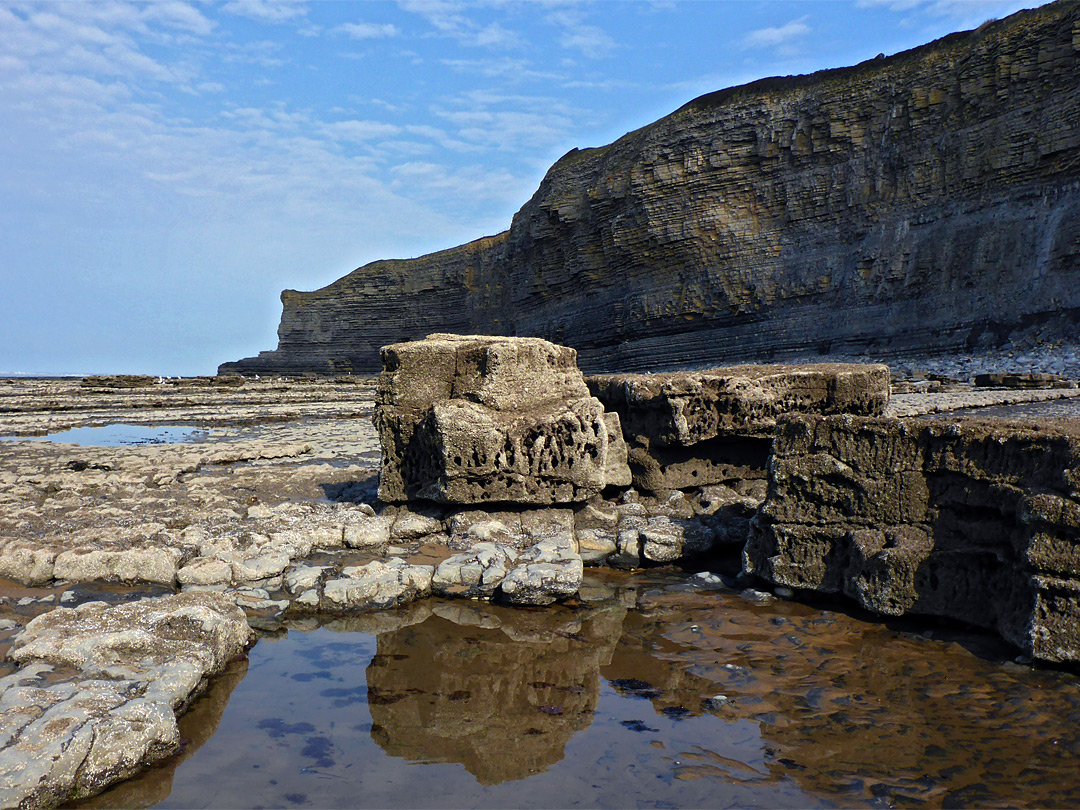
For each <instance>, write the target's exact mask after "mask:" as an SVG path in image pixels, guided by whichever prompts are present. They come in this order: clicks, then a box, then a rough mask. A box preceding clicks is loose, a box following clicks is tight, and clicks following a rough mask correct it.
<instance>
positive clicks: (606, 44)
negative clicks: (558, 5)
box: [548, 9, 616, 59]
mask: <svg viewBox="0 0 1080 810" xmlns="http://www.w3.org/2000/svg"><path fill="white" fill-rule="evenodd" d="M548 21H549V22H551V23H553V24H555V25H558V26H559V27H561V28H562V29H563V31H562V33H561V35H560V36H559V44H560V45H561V46H562V47H563V48H566V49H567V50H574V51H579V52H580V53H581V54H582V56H587V57H589V58H591V59H596V58H599V57H604V56H608V55H609V54H610V53H611V52H612V51H613V50H615V47H616V45H615V40H614V39H612V38H611V37H610V36H609V35H608V34H607V32H605V31H604V30H603V29H601V28H600V27H598V26H595V25H589V24H587V23H585V22H584V21H583V19H582V16H581V14H580V12H579V11H578V10H577V9H572V10H560V11H556V12H554V13H552V14H549V15H548Z"/></svg>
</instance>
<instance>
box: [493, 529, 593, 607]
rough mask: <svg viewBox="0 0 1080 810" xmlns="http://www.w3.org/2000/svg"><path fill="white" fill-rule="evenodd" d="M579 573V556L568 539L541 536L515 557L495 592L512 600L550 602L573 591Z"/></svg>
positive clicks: (581, 572) (533, 603)
mask: <svg viewBox="0 0 1080 810" xmlns="http://www.w3.org/2000/svg"><path fill="white" fill-rule="evenodd" d="M582 575H583V567H582V561H581V557H580V556H579V555H578V554H577V552H576V551H575V550H574V547H573V545H572V544H571V543H567V542H565V541H564V540H560V539H558V538H552V539H547V540H541V541H540V542H539V543H537V544H536V545H535V546H533V547H532V548H531V549H529V550H528V551H525V552H524V553H523V554H522V555H521V556H520V557H518V558H517V560H516V561H515V563H514V568H513V569H512V570H511V571H510V573H508V574H507V575H506V577H505V578H504V579H503V580H502V583H501V585H500V588H499V592H500V594H501V596H502V597H503V598H505V599H506V601H508V602H510V603H512V604H516V605H550V604H552V603H553V602H557V601H559V600H560V599H566V598H567V597H570V596H573V595H574V594H575V593H577V591H578V588H579V587H580V586H581V580H582Z"/></svg>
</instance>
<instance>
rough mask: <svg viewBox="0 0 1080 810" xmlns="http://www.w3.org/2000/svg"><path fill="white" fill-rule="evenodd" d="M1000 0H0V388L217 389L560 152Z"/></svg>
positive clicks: (903, 39)
mask: <svg viewBox="0 0 1080 810" xmlns="http://www.w3.org/2000/svg"><path fill="white" fill-rule="evenodd" d="M1033 5H1038V3H1037V2H1016V0H850V1H848V0H845V1H844V2H834V1H833V0H816V1H815V2H805V1H804V2H782V1H781V0H772V1H768V0H765V1H762V2H749V0H747V1H746V2H734V1H726V2H721V1H719V0H717V1H716V2H707V1H706V0H696V1H695V2H684V1H680V0H657V1H656V2H644V0H642V1H641V2H632V1H631V0H602V1H600V2H588V1H587V0H580V1H574V2H570V1H568V0H529V1H515V2H507V1H505V0H476V2H472V1H466V0H398V2H376V1H372V2H344V0H339V1H338V2H299V1H296V2H292V1H289V0H282V1H281V2H274V1H273V0H227V1H225V0H223V1H222V2H199V1H198V0H192V1H191V2H185V1H184V0H160V1H159V2H122V1H121V0H107V1H105V2H96V1H95V0H65V2H58V3H51V2H14V1H13V0H0V375H11V374H98V373H146V374H163V375H196V374H213V373H214V372H215V371H216V369H217V365H218V364H219V363H221V362H224V361H226V360H236V359H239V358H240V357H245V356H250V355H254V354H256V353H257V352H258V351H260V350H262V349H272V348H274V347H276V345H277V333H276V329H277V324H278V320H279V318H280V315H281V303H280V300H279V298H278V296H279V294H280V292H281V290H282V289H285V288H290V289H298V290H312V289H317V288H319V287H322V286H325V285H326V284H329V283H330V282H332V281H334V280H335V279H337V278H340V277H341V276H343V275H345V274H346V273H348V272H350V271H352V270H353V269H355V268H356V267H358V266H360V265H362V264H365V263H367V262H369V261H373V260H375V259H384V258H401V257H411V256H418V255H422V254H424V253H430V252H432V251H434V250H440V249H442V248H447V247H452V246H454V245H458V244H461V243H463V242H467V241H469V240H472V239H476V238H478V237H481V236H485V235H490V234H494V233H498V232H500V231H503V230H505V229H506V228H508V227H509V225H510V220H511V217H512V216H513V214H514V212H515V211H517V209H518V208H520V207H521V205H522V204H524V203H525V202H526V201H527V200H528V199H529V197H531V196H532V194H533V192H534V191H535V190H536V188H537V186H538V185H539V183H540V180H541V179H542V178H543V176H544V173H545V171H546V170H547V168H548V167H549V166H550V165H551V164H552V163H554V162H555V161H556V160H557V159H558V158H559V157H560V156H561V155H563V154H565V153H566V152H567V151H569V150H570V149H571V148H574V147H578V148H585V147H590V146H600V145H603V144H605V143H610V142H611V141H613V140H615V139H616V138H618V137H619V136H621V135H623V134H624V133H626V132H629V131H631V130H634V129H637V128H639V127H641V126H644V125H646V124H648V123H650V122H652V121H654V120H656V119H658V118H660V117H662V116H664V115H666V114H668V113H670V112H672V111H674V110H675V109H677V108H679V107H680V106H682V105H683V104H684V103H686V102H687V101H689V100H691V99H692V98H695V97H696V96H699V95H702V94H704V93H708V92H712V91H714V90H719V89H721V88H724V87H730V86H732V85H737V84H743V83H745V82H748V81H752V80H754V79H758V78H762V77H765V76H776V75H790V74H798V73H808V72H811V71H814V70H819V69H822V68H828V67H841V66H844V65H850V64H855V63H857V62H860V61H862V60H864V59H869V58H872V57H874V56H876V55H877V54H878V53H885V54H887V55H891V54H893V53H896V52H898V51H902V50H906V49H908V48H911V47H915V46H917V45H920V44H923V43H925V42H928V41H930V40H932V39H936V38H937V37H940V36H944V35H945V34H947V33H950V32H952V31H959V30H964V29H969V28H974V27H976V26H978V25H979V24H981V23H982V22H985V21H986V20H987V19H991V18H1001V17H1004V16H1006V15H1008V14H1011V13H1013V12H1014V11H1017V10H1019V9H1021V8H1025V7H1031V6H1033Z"/></svg>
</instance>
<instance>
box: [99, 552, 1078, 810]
mask: <svg viewBox="0 0 1080 810" xmlns="http://www.w3.org/2000/svg"><path fill="white" fill-rule="evenodd" d="M694 581H695V580H693V579H691V580H689V582H688V581H687V579H686V573H685V572H681V571H675V570H670V569H669V570H657V571H653V572H649V573H645V574H640V573H639V574H634V575H631V574H621V573H618V572H610V571H605V572H602V573H601V572H595V573H594V575H593V576H591V577H590V579H589V587H588V589H586V590H585V592H583V599H582V601H581V602H580V603H576V604H573V605H567V606H560V607H552V608H545V609H520V608H517V609H511V608H502V607H498V606H493V605H489V604H481V603H475V602H461V601H453V602H450V601H439V600H429V601H427V602H420V603H414V604H413V605H411V606H409V607H408V608H403V609H398V610H395V611H389V612H384V613H379V614H371V615H368V616H364V617H357V618H351V619H342V620H338V621H335V622H329V623H326V624H324V625H322V626H319V625H317V624H316V623H315V622H314V621H311V622H308V623H294V624H291V625H289V626H288V629H287V630H286V631H283V632H281V633H280V634H278V635H275V636H267V637H264V638H263V639H261V640H260V641H259V642H258V644H257V645H256V646H255V647H254V648H253V649H252V651H251V653H250V656H249V660H248V661H247V662H243V663H241V664H239V665H234V667H233V668H232V670H230V671H229V672H228V673H226V675H225V676H223V677H222V678H220V679H219V680H218V681H217V682H216V683H215V684H214V685H213V686H212V688H211V690H210V691H209V693H208V694H207V695H206V696H205V697H203V698H202V699H201V700H200V701H199V702H198V703H197V704H196V705H195V707H194V709H193V710H192V712H190V713H189V714H188V715H186V716H185V717H184V718H182V719H181V721H180V722H181V730H182V733H183V734H184V735H185V736H186V737H187V738H188V739H189V740H191V743H190V744H189V746H188V748H187V750H185V751H184V752H183V753H182V754H181V755H179V756H178V757H176V758H174V760H172V761H170V762H168V763H166V765H165V766H164V767H159V768H154V769H152V770H150V771H149V772H147V773H146V774H144V775H142V776H140V777H137V778H136V779H133V780H131V781H129V782H126V783H122V784H120V785H118V786H117V787H115V788H113V789H112V790H111V791H109V792H107V793H105V794H102V795H101V796H99V797H97V798H95V799H93V800H90V801H89V802H86V803H84V804H83V805H80V806H88V807H132V806H144V807H149V806H159V807H236V808H240V807H507V806H530V807H555V806H558V807H570V806H587V807H626V806H643V807H832V806H844V807H851V806H859V807H918V806H935V807H958V806H972V805H979V806H1005V805H1008V806H1073V805H1076V804H1077V803H1078V802H1080V777H1078V776H1077V771H1076V756H1077V754H1078V753H1080V740H1078V739H1077V737H1076V735H1075V729H1076V727H1077V723H1078V722H1080V682H1078V681H1077V679H1076V677H1075V674H1072V673H1069V672H1066V671H1061V670H1055V669H1050V668H1037V667H1036V668H1033V667H1030V666H1028V665H1024V664H1018V663H1015V662H1013V661H1012V656H1013V655H1014V654H1015V652H1014V651H1013V650H1012V649H1011V648H1009V647H1007V646H1005V645H1003V644H1001V643H999V642H998V641H996V640H995V639H993V638H992V637H991V636H989V635H987V634H982V633H975V632H971V631H968V630H965V629H963V628H960V627H958V626H954V625H948V624H943V623H937V624H933V625H931V626H930V629H928V628H927V625H926V624H925V623H924V624H921V625H915V624H907V623H895V624H891V623H882V622H880V621H877V620H873V619H871V618H870V617H869V616H866V615H864V614H859V613H856V612H852V611H849V610H848V609H847V608H838V607H837V606H833V605H828V604H820V605H814V606H809V605H804V604H797V603H793V602H786V601H779V600H775V601H769V602H766V603H764V604H756V603H752V602H750V601H748V600H747V599H746V598H744V597H743V596H741V595H739V594H738V593H735V592H732V591H726V590H719V591H717V590H706V589H698V588H695V587H694V586H693V585H692V584H691V583H693V582H694Z"/></svg>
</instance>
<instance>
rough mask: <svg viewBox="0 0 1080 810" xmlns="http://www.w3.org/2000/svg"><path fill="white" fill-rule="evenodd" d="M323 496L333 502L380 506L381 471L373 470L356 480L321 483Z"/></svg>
mask: <svg viewBox="0 0 1080 810" xmlns="http://www.w3.org/2000/svg"><path fill="white" fill-rule="evenodd" d="M319 488H320V489H321V490H322V491H323V496H324V497H325V498H326V499H327V500H328V501H330V502H331V503H366V504H369V505H370V506H373V507H378V506H380V501H379V496H378V491H379V473H378V471H377V470H373V471H372V472H371V473H370V474H369V475H368V476H366V477H364V478H360V479H358V480H356V481H338V482H335V483H330V484H319Z"/></svg>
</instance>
